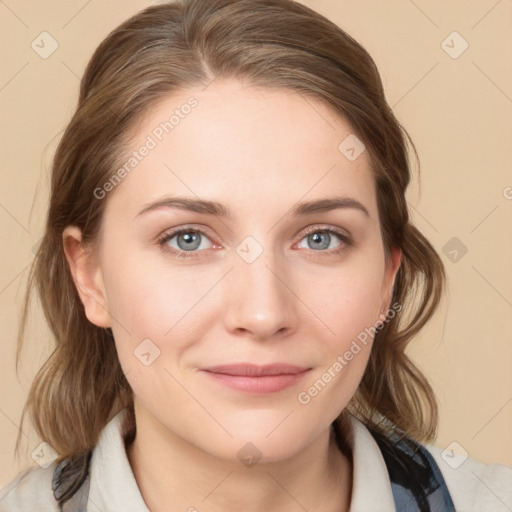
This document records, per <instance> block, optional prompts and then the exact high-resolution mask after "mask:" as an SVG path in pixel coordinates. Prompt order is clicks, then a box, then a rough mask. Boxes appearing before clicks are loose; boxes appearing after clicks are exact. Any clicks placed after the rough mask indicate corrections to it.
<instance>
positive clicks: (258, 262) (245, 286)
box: [225, 237, 296, 338]
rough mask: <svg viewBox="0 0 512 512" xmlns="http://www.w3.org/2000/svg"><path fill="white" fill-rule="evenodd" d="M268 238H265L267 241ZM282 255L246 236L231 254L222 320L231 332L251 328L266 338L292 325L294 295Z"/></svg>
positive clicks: (256, 335)
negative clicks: (284, 269) (231, 261)
mask: <svg viewBox="0 0 512 512" xmlns="http://www.w3.org/2000/svg"><path fill="white" fill-rule="evenodd" d="M270 239H271V237H268V238H267V240H270ZM282 258H283V255H281V254H278V253H276V251H274V250H273V248H272V246H265V247H264V245H263V243H260V242H258V241H257V240H255V239H254V238H253V237H247V238H246V239H244V240H243V241H242V242H241V243H240V244H239V245H238V246H237V248H236V251H235V253H234V254H233V265H234V268H233V271H232V272H230V275H229V280H228V282H227V289H226V291H225V305H226V310H225V321H226V324H227V328H228V329H229V330H231V331H235V330H244V331H250V333H251V334H253V335H254V336H255V337H257V338H268V337H271V336H273V335H274V334H277V333H278V332H279V331H283V332H284V331H288V330H290V329H293V328H294V323H295V321H296V315H295V308H296V304H295V303H294V296H293V294H292V293H291V292H290V290H289V289H288V286H290V284H288V283H287V281H288V280H289V274H290V273H289V272H283V271H282V269H283V268H285V266H284V263H285V262H284V261H282Z"/></svg>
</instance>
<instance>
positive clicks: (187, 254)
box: [158, 226, 353, 258]
mask: <svg viewBox="0 0 512 512" xmlns="http://www.w3.org/2000/svg"><path fill="white" fill-rule="evenodd" d="M182 233H199V234H200V235H202V236H205V237H206V238H208V235H207V234H206V233H205V232H204V231H202V230H200V229H196V228H180V229H177V230H175V231H172V232H170V233H164V234H163V235H162V236H161V237H160V238H159V239H158V245H159V246H160V247H161V248H162V250H163V251H165V252H168V253H171V254H172V255H173V256H174V257H176V258H196V257H198V256H200V253H201V252H203V251H204V249H202V250H199V251H198V250H196V251H178V250H176V249H174V248H171V247H169V246H168V245H167V242H168V241H169V240H171V239H172V238H174V237H175V236H178V235H181V234H182ZM313 233H329V234H332V235H336V236H337V237H339V238H340V240H341V242H342V245H341V246H340V247H338V248H336V249H329V250H320V251H313V249H311V251H313V252H317V253H323V254H327V255H338V254H341V253H342V252H343V251H345V250H346V249H347V247H349V246H351V245H353V242H352V240H351V238H350V237H349V236H348V235H346V234H345V233H342V232H341V231H338V230H337V229H334V228H329V227H327V228H319V227H317V226H315V227H313V228H311V229H309V230H307V231H306V232H304V234H303V236H302V238H301V239H300V241H302V240H303V239H304V238H305V237H307V236H308V235H311V234H313Z"/></svg>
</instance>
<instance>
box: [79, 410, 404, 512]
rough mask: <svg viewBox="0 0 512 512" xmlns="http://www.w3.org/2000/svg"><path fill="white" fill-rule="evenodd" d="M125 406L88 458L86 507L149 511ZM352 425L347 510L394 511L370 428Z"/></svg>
mask: <svg viewBox="0 0 512 512" xmlns="http://www.w3.org/2000/svg"><path fill="white" fill-rule="evenodd" d="M125 414H126V409H123V410H121V411H120V412H119V413H118V414H116V416H114V417H113V418H112V419H111V420H110V422H109V423H108V424H107V425H106V426H105V428H104V429H103V431H102V433H101V436H100V439H99V441H98V444H97V445H96V447H95V449H94V452H93V456H92V461H91V473H90V474H91V485H90V491H89V504H88V508H87V510H88V511H96V510H98V511H102V510H108V511H109V512H116V511H119V512H149V509H148V508H147V506H146V504H145V503H144V500H143V499H142V495H141V493H140V491H139V488H138V486H137V482H136V480H135V477H134V475H133V472H132V469H131V466H130V463H129V461H128V457H127V455H126V450H125V446H124V439H123V434H124V433H123V432H122V431H121V430H122V426H123V423H124V419H125ZM349 418H350V428H351V429H352V439H353V442H352V443H351V449H352V458H353V468H354V473H353V486H352V499H351V506H350V512H368V511H374V510H378V511H379V512H395V504H394V500H393V494H392V491H391V483H390V480H389V476H388V472H387V469H386V464H385V462H384V459H383V458H382V455H381V452H380V449H379V447H378V445H377V443H376V442H375V440H374V439H373V437H372V435H371V433H370V431H369V430H368V429H367V428H366V426H365V425H364V424H363V423H362V422H361V421H359V420H358V419H357V418H355V417H354V416H352V415H351V414H350V415H349Z"/></svg>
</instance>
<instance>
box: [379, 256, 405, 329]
mask: <svg viewBox="0 0 512 512" xmlns="http://www.w3.org/2000/svg"><path fill="white" fill-rule="evenodd" d="M401 262H402V250H401V249H400V248H399V247H392V248H391V252H390V254H389V255H388V256H387V257H386V268H385V273H384V280H383V282H382V307H381V311H380V313H381V317H380V318H381V319H382V320H384V319H385V318H386V315H387V312H388V311H389V308H390V307H391V299H392V295H393V286H394V284H395V278H396V274H397V272H398V269H399V268H400V264H401Z"/></svg>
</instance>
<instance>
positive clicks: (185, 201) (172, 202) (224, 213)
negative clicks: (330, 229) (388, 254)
mask: <svg viewBox="0 0 512 512" xmlns="http://www.w3.org/2000/svg"><path fill="white" fill-rule="evenodd" d="M162 208H177V209H180V210H185V211H190V212H196V213H203V214H206V215H214V216H217V217H223V218H229V219H231V218H233V214H232V212H231V211H230V210H229V209H228V208H227V207H226V206H225V205H223V204H222V203H219V202H217V201H208V200H206V199H193V198H188V197H166V198H164V199H160V200H158V201H155V202H154V203H150V204H148V205H146V206H144V208H143V209H142V210H141V211H140V212H139V213H138V214H137V215H136V217H139V216H142V215H144V214H146V213H148V212H151V211H153V210H158V209H162ZM348 208H351V209H355V210H359V211H360V212H362V213H364V215H365V216H366V217H370V213H369V212H368V210H367V208H366V207H365V206H364V205H363V204H361V203H360V202H359V201H357V200H356V199H353V198H351V197H334V198H329V199H318V200H316V201H306V202H302V203H297V204H296V205H294V207H293V208H292V209H291V211H290V214H291V215H292V216H294V217H299V216H305V215H311V214H313V213H324V212H328V211H331V210H337V209H348Z"/></svg>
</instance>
